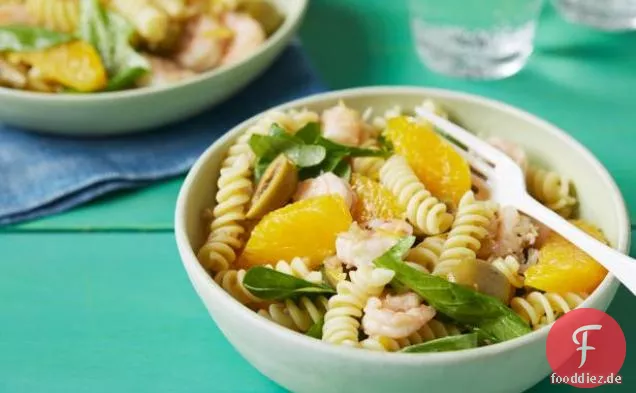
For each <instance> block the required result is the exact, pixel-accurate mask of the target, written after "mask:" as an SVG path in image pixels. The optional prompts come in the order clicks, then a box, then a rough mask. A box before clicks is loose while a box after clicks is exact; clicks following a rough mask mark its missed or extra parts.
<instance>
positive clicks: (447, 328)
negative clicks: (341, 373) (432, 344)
mask: <svg viewBox="0 0 636 393" xmlns="http://www.w3.org/2000/svg"><path fill="white" fill-rule="evenodd" d="M458 334H461V331H460V330H459V328H457V326H455V325H452V324H445V323H443V322H440V321H438V320H437V319H433V320H432V321H430V322H429V323H427V324H426V325H424V326H423V327H422V328H421V329H420V330H418V331H417V332H415V333H413V334H411V335H410V336H408V337H405V338H401V339H392V338H389V337H384V336H377V337H369V338H367V339H365V340H363V341H362V342H361V343H360V344H361V346H362V347H363V348H366V349H371V350H375V351H386V352H396V351H399V350H400V349H402V348H405V347H408V346H410V345H416V344H421V343H424V342H427V341H431V340H435V339H438V338H443V337H448V336H455V335H458Z"/></svg>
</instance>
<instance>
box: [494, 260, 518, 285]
mask: <svg viewBox="0 0 636 393" xmlns="http://www.w3.org/2000/svg"><path fill="white" fill-rule="evenodd" d="M491 264H492V265H493V266H494V267H495V268H496V269H497V270H499V271H500V272H501V273H502V274H503V275H504V276H506V278H507V279H508V282H509V283H510V285H512V286H513V287H515V288H521V287H523V276H522V275H521V274H519V269H520V267H521V265H520V264H519V261H517V258H515V257H514V256H512V255H508V256H507V257H505V258H503V257H502V258H497V259H495V260H493V261H492V262H491Z"/></svg>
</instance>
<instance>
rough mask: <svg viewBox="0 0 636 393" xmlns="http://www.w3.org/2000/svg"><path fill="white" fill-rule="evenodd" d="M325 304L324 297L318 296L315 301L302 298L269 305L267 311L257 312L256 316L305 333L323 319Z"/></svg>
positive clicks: (325, 299) (325, 309)
mask: <svg viewBox="0 0 636 393" xmlns="http://www.w3.org/2000/svg"><path fill="white" fill-rule="evenodd" d="M327 302H328V301H327V298H326V297H324V296H319V297H318V298H316V300H311V299H309V298H308V297H306V296H303V297H301V298H300V299H298V301H293V300H291V299H287V300H285V301H284V302H280V303H274V304H271V305H270V306H269V307H268V308H267V309H261V310H259V311H258V314H259V315H261V316H263V317H265V318H267V319H269V320H270V321H273V322H276V323H277V324H279V325H281V326H284V327H286V328H288V329H292V330H295V331H298V332H301V333H305V332H307V331H308V330H309V328H310V327H311V326H312V325H313V324H315V323H316V322H318V321H320V320H321V319H322V318H323V316H324V315H325V312H326V311H327Z"/></svg>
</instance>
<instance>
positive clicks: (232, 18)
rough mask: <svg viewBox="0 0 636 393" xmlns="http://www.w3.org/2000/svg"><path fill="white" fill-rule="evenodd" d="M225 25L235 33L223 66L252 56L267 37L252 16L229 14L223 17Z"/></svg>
mask: <svg viewBox="0 0 636 393" xmlns="http://www.w3.org/2000/svg"><path fill="white" fill-rule="evenodd" d="M223 22H224V24H225V25H226V26H227V27H228V28H229V29H230V30H231V31H232V32H233V33H234V37H233V39H232V41H231V42H230V44H229V46H228V49H227V52H226V53H225V55H224V56H223V58H222V59H221V64H229V63H234V62H237V61H239V60H242V59H244V58H245V57H247V56H249V55H250V54H252V53H253V52H254V51H255V50H256V48H258V47H259V46H260V45H261V44H262V43H263V42H265V39H266V38H267V36H266V35H265V31H264V30H263V28H262V27H261V25H260V24H259V23H258V22H257V21H256V20H255V19H254V18H252V17H251V16H249V15H247V14H243V13H238V12H228V13H227V14H225V16H224V17H223Z"/></svg>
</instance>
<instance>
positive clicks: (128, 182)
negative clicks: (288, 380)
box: [0, 41, 324, 225]
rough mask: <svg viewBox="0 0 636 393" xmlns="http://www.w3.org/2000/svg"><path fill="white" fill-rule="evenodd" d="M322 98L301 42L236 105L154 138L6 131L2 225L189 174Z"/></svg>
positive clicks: (0, 145) (0, 162)
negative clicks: (269, 119) (212, 152)
mask: <svg viewBox="0 0 636 393" xmlns="http://www.w3.org/2000/svg"><path fill="white" fill-rule="evenodd" d="M321 91H324V86H323V84H322V83H321V81H320V80H319V78H318V77H317V76H316V73H315V72H314V70H313V69H312V67H311V65H310V63H309V62H308V59H307V58H306V56H305V55H304V53H303V50H302V47H301V45H300V44H299V43H298V42H297V41H296V42H294V43H292V44H291V45H290V46H289V47H288V48H287V49H286V50H285V51H284V52H283V54H282V55H281V57H280V58H279V59H278V60H277V61H276V62H275V63H274V64H273V65H272V67H271V68H269V70H267V71H266V72H265V73H264V74H263V75H262V76H261V77H260V78H259V79H257V80H256V81H255V82H253V83H252V84H250V85H249V86H248V87H247V88H245V89H244V90H243V91H241V92H240V93H239V94H237V95H236V96H234V98H232V99H230V100H228V101H226V102H225V103H223V104H221V105H219V106H217V107H216V108H213V109H211V110H209V111H207V112H205V113H203V114H201V115H199V116H197V117H195V118H192V119H190V120H188V121H186V122H183V123H181V124H176V125H171V126H168V127H165V128H163V129H160V130H157V131H153V132H150V133H143V134H137V135H131V136H120V137H111V138H100V139H90V140H87V139H78V138H61V137H57V136H46V135H37V134H32V133H27V132H23V131H20V130H17V129H14V128H12V127H9V126H6V125H2V124H0V225H6V224H12V223H17V222H20V221H25V220H30V219H34V218H38V217H42V216H46V215H50V214H54V213H58V212H61V211H64V210H67V209H70V208H72V207H74V206H77V205H79V204H81V203H84V202H87V201H90V200H92V199H95V198H97V197H99V196H101V195H103V194H105V193H108V192H111V191H114V190H121V189H126V188H133V187H141V186H145V185H148V184H150V183H151V182H154V181H157V180H161V179H165V178H168V177H172V176H176V175H179V174H182V173H184V172H186V171H187V170H188V169H189V168H190V166H191V165H192V164H193V163H194V161H195V160H196V159H197V157H198V156H199V155H200V154H201V153H203V151H204V150H205V149H206V148H207V147H208V146H210V144H212V143H213V142H214V141H215V140H216V139H217V138H218V137H220V136H221V135H223V133H225V132H226V131H228V130H230V129H231V128H232V127H233V126H235V125H236V124H238V123H240V122H241V121H243V120H245V119H247V118H249V117H251V116H253V115H255V114H257V113H258V112H261V111H263V110H265V109H267V108H269V107H272V106H274V105H277V104H281V103H283V102H285V101H289V100H291V99H294V98H297V97H301V96H306V95H310V94H314V93H318V92H321Z"/></svg>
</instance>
